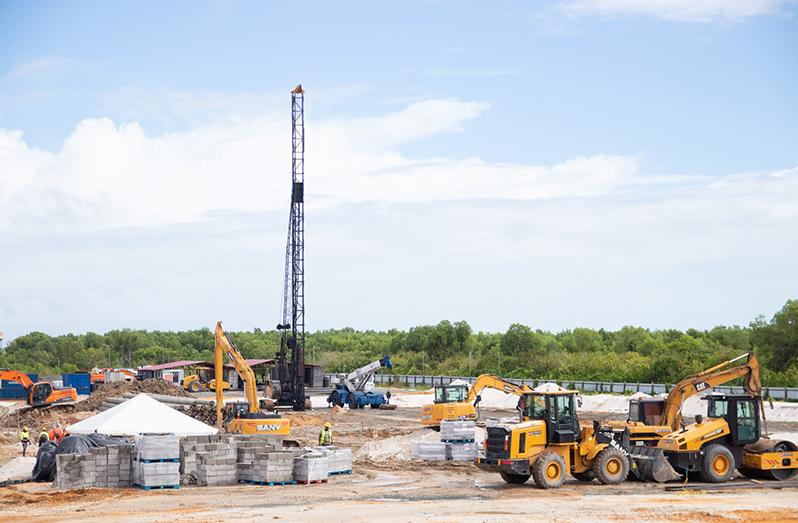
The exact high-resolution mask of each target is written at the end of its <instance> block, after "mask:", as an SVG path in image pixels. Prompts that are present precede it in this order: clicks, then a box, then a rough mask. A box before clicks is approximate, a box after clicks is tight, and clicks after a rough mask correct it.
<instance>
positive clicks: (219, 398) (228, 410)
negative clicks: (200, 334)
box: [214, 322, 290, 436]
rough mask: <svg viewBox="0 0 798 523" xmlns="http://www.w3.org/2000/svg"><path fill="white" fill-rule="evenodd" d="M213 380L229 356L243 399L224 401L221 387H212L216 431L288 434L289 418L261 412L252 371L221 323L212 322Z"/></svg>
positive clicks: (220, 372) (218, 381) (218, 378)
mask: <svg viewBox="0 0 798 523" xmlns="http://www.w3.org/2000/svg"><path fill="white" fill-rule="evenodd" d="M214 340H215V348H214V357H215V367H216V369H215V370H216V383H222V382H223V379H222V369H223V368H224V355H225V354H227V357H228V358H229V359H230V362H231V363H232V364H233V366H234V367H235V369H236V371H237V372H238V375H239V376H240V377H241V379H242V380H243V381H244V392H245V394H246V398H247V401H237V402H230V403H227V404H224V397H223V396H224V394H223V390H222V387H218V388H217V389H216V426H217V428H218V429H219V430H227V432H230V433H237V434H256V433H257V434H282V435H284V436H287V435H288V433H289V427H290V421H289V420H288V419H285V418H282V417H281V416H280V415H279V414H266V413H265V412H261V410H260V404H259V400H258V389H257V386H256V384H255V373H254V372H252V369H251V368H250V366H249V365H247V362H246V361H244V358H243V357H242V356H241V353H240V352H239V351H238V347H236V346H235V344H234V343H233V341H232V340H231V339H230V336H229V335H228V334H227V332H225V330H224V328H223V327H222V322H218V323H217V324H216V331H215V333H214Z"/></svg>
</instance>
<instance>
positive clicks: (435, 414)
mask: <svg viewBox="0 0 798 523" xmlns="http://www.w3.org/2000/svg"><path fill="white" fill-rule="evenodd" d="M486 387H489V388H492V389H496V390H500V391H502V392H506V393H508V394H517V395H519V396H520V395H521V394H523V393H524V392H529V391H531V390H532V389H530V388H529V387H527V386H526V385H516V384H515V383H512V382H509V381H506V380H503V379H501V378H500V377H498V376H494V375H493V374H483V375H481V376H479V377H478V378H477V379H476V380H475V381H474V385H473V386H472V387H471V388H470V389H469V387H468V385H465V384H463V385H451V384H450V385H440V386H436V387H435V403H433V404H432V405H424V406H423V407H421V423H422V424H423V425H424V426H428V427H432V428H436V427H440V426H441V421H442V420H455V419H466V420H475V419H477V411H476V406H477V405H479V402H480V401H481V399H482V398H481V397H480V396H479V393H480V392H482V389H484V388H486ZM472 402H473V404H472Z"/></svg>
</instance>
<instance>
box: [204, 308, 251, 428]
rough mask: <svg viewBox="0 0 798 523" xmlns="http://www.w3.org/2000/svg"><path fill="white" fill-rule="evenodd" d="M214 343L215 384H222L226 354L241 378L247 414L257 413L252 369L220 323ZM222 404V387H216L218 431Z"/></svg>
mask: <svg viewBox="0 0 798 523" xmlns="http://www.w3.org/2000/svg"><path fill="white" fill-rule="evenodd" d="M214 342H215V347H214V366H215V372H216V383H222V382H224V378H223V372H222V371H223V370H224V355H225V354H227V357H228V358H229V359H230V362H231V363H232V364H233V367H235V369H236V371H237V372H238V375H239V376H241V379H242V380H244V392H245V394H246V397H247V401H248V402H249V412H250V413H254V412H259V411H260V407H259V406H258V387H257V385H256V384H255V373H254V372H252V368H250V366H249V365H247V362H246V361H244V357H243V356H241V353H240V352H238V347H236V346H235V344H234V343H233V341H232V340H231V339H230V336H228V334H227V332H225V330H224V327H223V326H222V322H218V323H217V324H216V331H215V333H214ZM222 402H223V387H216V414H217V425H218V428H220V429H221V423H222V421H221V420H222Z"/></svg>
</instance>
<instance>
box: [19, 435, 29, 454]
mask: <svg viewBox="0 0 798 523" xmlns="http://www.w3.org/2000/svg"><path fill="white" fill-rule="evenodd" d="M19 441H20V442H22V457H23V458H24V457H25V450H27V448H28V445H30V434H28V427H22V433H21V434H20V435H19Z"/></svg>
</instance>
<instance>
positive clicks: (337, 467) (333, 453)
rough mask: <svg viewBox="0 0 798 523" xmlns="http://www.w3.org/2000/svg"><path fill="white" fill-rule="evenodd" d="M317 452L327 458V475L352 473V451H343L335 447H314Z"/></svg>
mask: <svg viewBox="0 0 798 523" xmlns="http://www.w3.org/2000/svg"><path fill="white" fill-rule="evenodd" d="M313 450H314V451H315V452H320V453H321V454H324V456H325V457H326V458H327V475H328V476H335V475H340V474H351V473H352V449H342V448H341V447H336V446H333V445H328V446H326V447H313Z"/></svg>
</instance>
